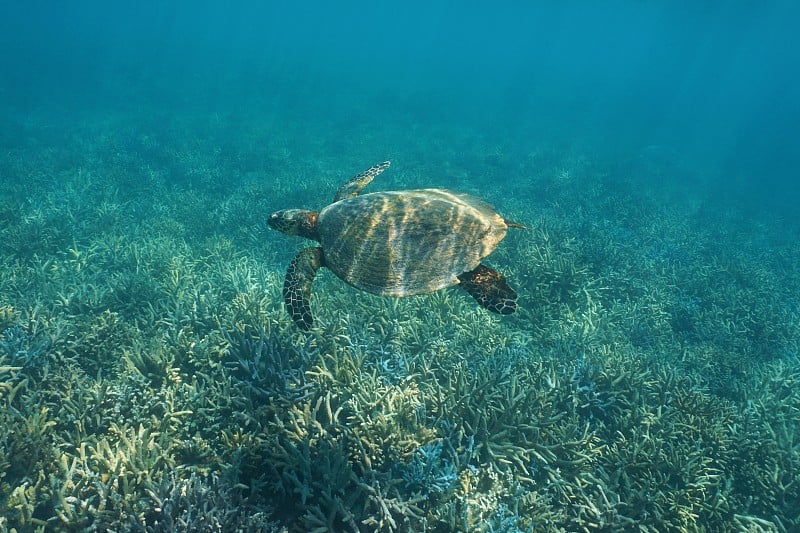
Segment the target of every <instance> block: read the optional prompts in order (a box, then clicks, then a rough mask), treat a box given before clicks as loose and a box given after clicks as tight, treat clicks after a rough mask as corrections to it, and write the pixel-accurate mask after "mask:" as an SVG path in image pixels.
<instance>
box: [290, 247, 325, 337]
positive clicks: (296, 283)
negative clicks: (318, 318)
mask: <svg viewBox="0 0 800 533" xmlns="http://www.w3.org/2000/svg"><path fill="white" fill-rule="evenodd" d="M321 266H323V262H322V248H319V247H309V248H305V249H303V250H300V252H298V254H297V255H296V256H294V259H292V262H291V263H290V264H289V268H288V269H287V270H286V279H285V280H284V282H283V301H284V303H285V304H286V310H287V311H288V312H289V316H291V317H292V320H294V323H295V324H297V327H299V328H300V329H305V330H308V329H310V328H311V326H312V325H313V324H314V317H313V316H311V286H312V285H313V284H314V276H316V275H317V270H319V269H320V267H321Z"/></svg>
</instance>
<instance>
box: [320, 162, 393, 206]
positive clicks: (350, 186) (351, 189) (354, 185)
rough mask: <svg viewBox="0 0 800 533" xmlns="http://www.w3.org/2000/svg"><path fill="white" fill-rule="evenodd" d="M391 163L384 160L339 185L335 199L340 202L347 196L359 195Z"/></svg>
mask: <svg viewBox="0 0 800 533" xmlns="http://www.w3.org/2000/svg"><path fill="white" fill-rule="evenodd" d="M389 165H391V162H390V161H384V162H383V163H379V164H377V165H375V166H373V167H370V168H368V169H367V170H365V171H364V172H362V173H361V174H358V175H357V176H355V177H354V178H353V179H351V180H350V181H348V182H347V183H345V184H344V185H342V186H341V187H339V190H338V191H336V198H334V199H333V201H334V202H338V201H339V200H344V199H345V198H353V197H354V196H358V195H359V194H361V190H362V189H363V188H364V187H366V186H367V185H369V183H370V182H371V181H372V180H374V179H375V176H377V175H378V174H380V173H381V172H383V171H384V170H386V169H387V168H389Z"/></svg>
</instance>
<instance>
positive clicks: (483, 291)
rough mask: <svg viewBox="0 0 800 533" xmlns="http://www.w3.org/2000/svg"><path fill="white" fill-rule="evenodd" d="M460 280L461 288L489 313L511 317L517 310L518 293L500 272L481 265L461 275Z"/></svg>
mask: <svg viewBox="0 0 800 533" xmlns="http://www.w3.org/2000/svg"><path fill="white" fill-rule="evenodd" d="M458 280H459V281H460V285H461V288H463V289H464V290H465V291H467V292H468V293H469V294H470V296H472V297H473V298H475V299H476V300H477V301H478V303H479V304H481V305H482V306H483V307H485V308H486V309H488V310H489V311H492V312H493V313H497V314H500V315H510V314H511V313H513V312H514V311H516V310H517V293H516V292H515V291H514V289H512V288H511V287H510V286H509V285H508V283H507V282H506V277H505V276H504V275H502V274H501V273H500V272H497V271H496V270H492V269H491V268H489V267H487V266H486V265H483V264H481V265H478V266H477V267H476V268H475V269H473V270H470V271H469V272H464V273H463V274H461V275H459V276H458Z"/></svg>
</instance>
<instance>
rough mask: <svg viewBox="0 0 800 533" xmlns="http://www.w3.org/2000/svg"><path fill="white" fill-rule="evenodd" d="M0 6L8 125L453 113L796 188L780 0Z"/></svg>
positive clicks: (726, 182) (354, 122)
mask: <svg viewBox="0 0 800 533" xmlns="http://www.w3.org/2000/svg"><path fill="white" fill-rule="evenodd" d="M4 4H5V5H4V6H3V16H2V17H1V19H2V21H1V22H0V24H2V28H1V29H2V32H0V39H2V41H1V43H0V44H2V49H3V54H2V58H1V60H2V71H3V77H2V80H0V84H1V86H0V90H2V93H0V94H2V96H3V98H2V104H3V109H4V110H5V111H4V114H5V115H6V117H7V119H6V120H11V121H12V122H13V120H14V119H15V118H16V119H17V120H21V119H22V117H24V116H25V114H26V113H28V112H30V111H31V110H42V109H45V108H47V109H48V111H43V113H50V114H55V113H66V114H72V113H74V114H77V115H84V116H85V115H87V114H89V115H90V114H92V113H101V114H102V113H103V112H105V111H108V110H125V111H131V112H133V111H134V110H135V109H136V106H143V107H144V108H149V110H150V111H149V112H150V113H158V112H169V111H170V110H172V109H174V108H175V106H177V107H178V108H179V109H191V110H196V111H204V112H208V113H213V112H217V113H227V112H232V113H237V114H238V115H241V116H242V117H243V118H242V120H248V119H250V120H256V117H257V116H259V114H261V115H268V116H273V117H275V116H277V117H281V118H283V119H284V120H298V119H299V120H304V119H305V120H312V118H311V117H319V119H320V120H323V121H327V120H330V121H333V123H334V124H336V125H339V127H340V128H341V125H342V122H344V126H345V127H346V130H340V132H339V134H338V135H337V134H336V132H331V137H337V136H345V137H347V138H348V139H349V140H350V141H351V142H356V140H357V139H358V138H362V139H364V138H366V137H367V136H368V135H370V134H373V135H375V134H377V133H378V132H375V131H374V128H375V124H376V123H378V124H381V125H383V126H384V127H386V125H389V124H391V125H394V126H396V127H397V129H399V130H405V131H408V132H409V135H411V133H410V132H413V131H415V130H414V128H415V127H417V128H420V127H421V128H423V129H424V128H425V127H426V125H427V124H430V123H435V124H436V125H437V126H443V125H448V124H449V125H452V128H453V130H454V131H455V130H457V129H458V126H459V125H465V126H471V127H474V128H475V129H476V130H479V131H481V132H482V134H484V135H485V136H486V137H487V142H488V143H492V142H502V143H514V142H519V143H524V142H526V141H528V140H534V141H535V140H537V139H547V140H552V141H553V142H562V143H565V144H573V143H574V144H579V143H583V144H585V145H588V146H591V147H592V149H594V150H597V151H599V152H601V153H608V154H612V155H614V156H619V157H624V156H625V155H630V154H637V153H642V154H643V155H644V156H645V157H648V155H649V153H650V152H649V150H648V149H649V148H650V147H665V151H666V150H668V151H670V153H671V157H673V158H682V159H683V160H685V161H687V162H688V164H691V165H695V166H701V167H702V168H703V169H704V170H705V171H707V172H708V173H709V174H712V175H713V177H714V178H715V180H716V182H717V183H716V184H717V186H718V187H719V188H720V189H722V190H726V189H729V188H731V187H733V188H734V189H740V194H745V195H746V196H747V197H748V198H750V199H753V201H758V202H767V203H768V204H769V205H772V203H777V204H780V205H782V206H784V207H791V204H792V203H793V202H792V201H789V200H787V194H788V196H789V197H790V198H791V199H792V200H794V199H796V196H795V194H794V193H795V191H794V185H795V183H794V181H795V177H796V175H797V174H796V170H797V167H798V161H797V157H798V156H797V150H796V145H795V142H794V141H795V132H794V127H795V124H797V119H798V114H799V113H800V110H798V102H797V97H796V95H797V94H798V79H797V72H798V66H799V65H798V62H799V61H800V59H799V58H798V55H800V52H798V46H796V45H797V41H796V37H795V35H794V31H793V26H792V23H793V20H794V17H795V16H796V15H797V8H796V6H795V5H794V3H792V2H785V1H778V2H770V3H768V4H761V3H756V2H745V1H742V2H733V3H731V4H726V5H725V6H724V7H721V6H718V5H717V4H715V3H706V2H678V3H672V2H647V3H642V2H627V1H619V2H611V3H603V4H598V5H591V4H589V3H586V2H566V3H560V4H552V3H536V2H530V3H521V2H500V3H490V2H480V1H479V2H470V3H468V4H466V5H465V4H463V3H456V2H434V3H432V4H431V3H415V2H407V3H403V4H402V5H391V6H384V5H381V4H379V3H366V2H355V1H347V2H342V3H325V2H311V3H302V4H298V5H296V6H287V5H283V4H279V3H273V2H252V3H247V2H245V3H240V4H238V5H237V6H235V7H232V6H228V5H225V4H222V3H217V2H193V3H185V2H174V3H169V4H167V5H162V4H157V3H144V4H136V5H130V6H113V5H109V4H107V3H101V2H81V3H79V4H53V3H52V2H25V3H22V2H6V3H4ZM366 117H369V120H367V118H366ZM444 127H446V126H444ZM429 129H430V127H429ZM313 133H314V134H315V135H316V134H317V132H313ZM298 135H301V133H298ZM453 135H457V133H454V134H453ZM296 141H297V142H299V143H301V144H302V143H303V142H304V141H306V139H302V138H300V139H296ZM447 141H448V139H442V142H443V143H447ZM6 142H9V141H6ZM386 142H387V143H389V142H391V143H402V138H400V139H396V138H393V139H392V140H387V141H386ZM397 148H400V147H399V146H398V147H397ZM384 151H385V152H389V151H390V150H388V147H387V149H386V150H384ZM298 155H299V154H298ZM303 155H305V156H307V157H308V158H309V159H313V158H318V157H320V156H324V155H327V154H320V153H314V151H313V149H311V148H308V149H306V150H304V151H303ZM376 155H377V154H376ZM389 155H394V154H389ZM786 204H789V205H786Z"/></svg>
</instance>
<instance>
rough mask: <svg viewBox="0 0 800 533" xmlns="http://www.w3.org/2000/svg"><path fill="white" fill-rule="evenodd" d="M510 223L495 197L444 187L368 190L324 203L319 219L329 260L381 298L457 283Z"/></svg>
mask: <svg viewBox="0 0 800 533" xmlns="http://www.w3.org/2000/svg"><path fill="white" fill-rule="evenodd" d="M506 229H507V226H506V223H505V221H504V220H503V217H501V216H500V215H498V214H497V213H496V212H495V210H494V208H492V206H491V205H489V204H488V203H486V202H484V201H483V200H481V199H479V198H475V197H474V196H469V195H467V194H460V193H455V192H451V191H445V190H441V189H420V190H411V191H387V192H375V193H370V194H363V195H361V196H356V197H354V198H348V199H345V200H341V201H339V202H335V203H333V204H331V205H329V206H328V207H326V208H324V209H323V210H322V211H321V212H320V214H319V219H318V222H317V231H318V234H319V236H320V243H321V244H322V250H323V254H324V257H325V266H327V267H328V268H329V269H331V270H332V271H333V272H334V273H335V274H336V275H337V276H339V277H340V278H341V279H343V280H344V281H346V282H347V283H349V284H350V285H353V286H354V287H357V288H359V289H361V290H364V291H367V292H371V293H373V294H378V295H381V296H410V295H412V294H422V293H429V292H433V291H436V290H439V289H442V288H444V287H449V286H451V285H456V284H457V283H458V278H457V276H458V275H459V274H462V273H463V272H467V271H469V270H472V269H473V268H475V267H477V266H478V264H479V263H480V261H481V259H483V258H484V257H486V256H487V255H489V254H490V253H492V251H493V250H494V249H495V247H496V246H497V244H498V243H499V242H500V241H501V240H503V237H505V235H506Z"/></svg>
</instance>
